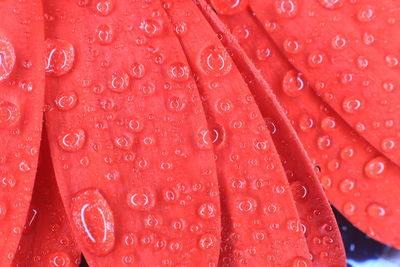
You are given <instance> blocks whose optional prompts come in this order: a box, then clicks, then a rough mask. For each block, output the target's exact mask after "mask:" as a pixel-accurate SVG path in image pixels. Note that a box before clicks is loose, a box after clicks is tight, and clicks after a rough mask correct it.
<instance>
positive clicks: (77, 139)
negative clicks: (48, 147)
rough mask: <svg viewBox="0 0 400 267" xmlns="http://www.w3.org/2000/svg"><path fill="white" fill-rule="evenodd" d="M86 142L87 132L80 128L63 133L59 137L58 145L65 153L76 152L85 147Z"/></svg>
mask: <svg viewBox="0 0 400 267" xmlns="http://www.w3.org/2000/svg"><path fill="white" fill-rule="evenodd" d="M85 141H86V134H85V131H84V130H82V129H79V128H74V129H69V130H66V131H63V132H61V134H60V135H59V136H58V144H59V145H60V147H61V148H62V149H63V150H65V151H70V152H75V151H78V150H79V149H81V148H82V147H83V145H84V144H85Z"/></svg>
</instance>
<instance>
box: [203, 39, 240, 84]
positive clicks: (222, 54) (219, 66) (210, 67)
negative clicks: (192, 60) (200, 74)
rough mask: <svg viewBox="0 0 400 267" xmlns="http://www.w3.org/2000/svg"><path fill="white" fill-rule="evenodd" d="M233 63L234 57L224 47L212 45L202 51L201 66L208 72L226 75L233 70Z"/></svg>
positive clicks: (215, 74)
mask: <svg viewBox="0 0 400 267" xmlns="http://www.w3.org/2000/svg"><path fill="white" fill-rule="evenodd" d="M232 65H233V64H232V59H231V58H230V56H229V54H228V52H227V51H226V50H225V49H224V48H223V47H219V46H213V45H211V46H208V47H206V48H204V49H203V50H202V52H201V53H200V67H201V69H202V70H203V71H204V72H205V73H207V74H210V75H213V76H215V77H220V76H224V75H226V74H228V73H229V72H230V71H231V69H232Z"/></svg>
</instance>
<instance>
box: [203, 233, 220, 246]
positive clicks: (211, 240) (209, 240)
mask: <svg viewBox="0 0 400 267" xmlns="http://www.w3.org/2000/svg"><path fill="white" fill-rule="evenodd" d="M217 244H218V241H217V238H216V237H215V235H213V234H210V233H207V234H204V235H202V236H201V237H200V239H199V246H200V248H201V249H213V248H216V247H217Z"/></svg>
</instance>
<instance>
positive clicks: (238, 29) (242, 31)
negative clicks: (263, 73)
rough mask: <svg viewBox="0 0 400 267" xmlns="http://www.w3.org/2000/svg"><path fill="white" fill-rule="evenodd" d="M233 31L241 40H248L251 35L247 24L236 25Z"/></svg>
mask: <svg viewBox="0 0 400 267" xmlns="http://www.w3.org/2000/svg"><path fill="white" fill-rule="evenodd" d="M231 32H232V34H233V35H234V36H235V37H236V39H237V40H238V41H239V42H241V41H245V40H247V39H248V38H249V36H250V30H249V29H248V28H247V25H245V24H240V25H236V26H235V27H233V28H232V29H231Z"/></svg>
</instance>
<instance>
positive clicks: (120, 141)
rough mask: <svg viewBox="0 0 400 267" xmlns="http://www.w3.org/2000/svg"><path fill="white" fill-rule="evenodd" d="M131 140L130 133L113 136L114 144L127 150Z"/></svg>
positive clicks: (131, 144)
mask: <svg viewBox="0 0 400 267" xmlns="http://www.w3.org/2000/svg"><path fill="white" fill-rule="evenodd" d="M133 140H134V139H133V137H132V136H131V135H130V134H122V135H120V136H117V137H115V138H114V144H115V145H116V146H117V147H118V148H120V149H122V150H129V149H131V148H132V146H133Z"/></svg>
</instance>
